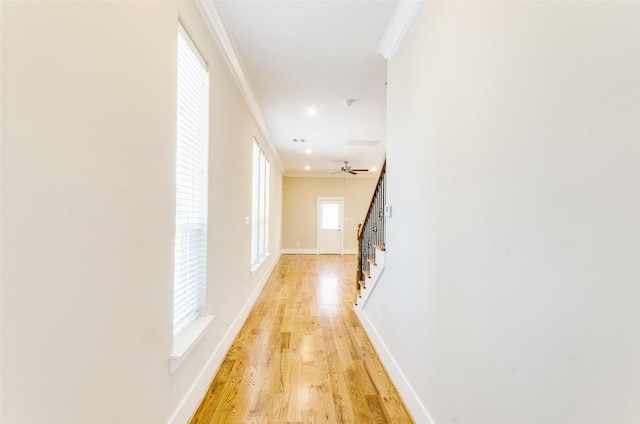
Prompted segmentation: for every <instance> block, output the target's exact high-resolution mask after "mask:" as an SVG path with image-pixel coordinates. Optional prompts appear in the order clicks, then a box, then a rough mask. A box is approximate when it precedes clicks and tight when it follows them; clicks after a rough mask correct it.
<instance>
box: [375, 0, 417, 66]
mask: <svg viewBox="0 0 640 424" xmlns="http://www.w3.org/2000/svg"><path fill="white" fill-rule="evenodd" d="M420 6H422V1H421V0H400V1H399V2H398V6H396V10H395V12H394V13H393V16H392V17H391V21H390V22H389V26H388V27H387V31H386V32H385V34H384V37H382V41H381V42H380V45H379V46H378V53H380V54H381V55H382V56H383V57H384V58H385V59H387V60H391V58H392V57H393V55H394V54H395V52H396V50H397V49H398V46H399V45H400V43H401V42H402V39H403V38H404V35H405V34H406V32H407V29H409V27H410V26H411V22H413V18H414V17H415V16H416V13H417V12H418V9H419V8H420Z"/></svg>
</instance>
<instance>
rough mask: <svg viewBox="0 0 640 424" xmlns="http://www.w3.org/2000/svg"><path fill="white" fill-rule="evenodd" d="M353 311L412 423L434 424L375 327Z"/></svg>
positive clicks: (360, 313)
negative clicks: (407, 411)
mask: <svg viewBox="0 0 640 424" xmlns="http://www.w3.org/2000/svg"><path fill="white" fill-rule="evenodd" d="M354 309H355V311H356V315H357V316H358V318H359V319H360V322H361V323H362V326H363V327H364V330H365V331H366V332H367V335H368V336H369V339H371V343H373V346H374V347H375V349H376V352H377V353H378V356H379V357H380V361H382V363H383V364H384V367H385V368H386V369H387V372H388V373H389V377H391V380H392V381H393V383H394V384H395V385H396V388H397V389H398V392H399V393H400V396H402V400H404V403H405V405H406V406H407V409H408V410H409V412H410V413H411V416H412V417H413V419H414V421H415V422H416V423H424V424H435V421H434V420H433V418H431V415H429V412H428V411H427V408H426V407H425V406H424V404H423V403H422V401H421V400H420V398H419V397H418V395H417V393H416V392H415V390H414V389H413V386H411V383H409V380H407V377H406V376H405V374H404V373H403V372H402V369H401V368H400V366H399V365H398V363H397V362H396V360H395V358H394V357H393V355H392V354H391V352H389V349H388V348H387V345H386V344H385V343H384V341H383V340H382V338H381V337H380V334H379V333H378V331H376V328H375V326H374V325H373V323H372V322H371V320H370V319H369V317H368V316H367V314H366V312H365V311H363V310H362V309H361V308H359V307H357V306H356V307H355V308H354Z"/></svg>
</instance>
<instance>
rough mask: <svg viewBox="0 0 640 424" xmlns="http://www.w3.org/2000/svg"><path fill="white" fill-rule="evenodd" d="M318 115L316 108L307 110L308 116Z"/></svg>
mask: <svg viewBox="0 0 640 424" xmlns="http://www.w3.org/2000/svg"><path fill="white" fill-rule="evenodd" d="M317 114H318V109H316V108H315V107H310V108H308V109H307V115H317Z"/></svg>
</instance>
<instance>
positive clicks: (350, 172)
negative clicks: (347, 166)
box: [349, 170, 358, 175]
mask: <svg viewBox="0 0 640 424" xmlns="http://www.w3.org/2000/svg"><path fill="white" fill-rule="evenodd" d="M349 174H353V175H358V173H357V172H353V170H351V171H349Z"/></svg>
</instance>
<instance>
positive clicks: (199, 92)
mask: <svg viewBox="0 0 640 424" xmlns="http://www.w3.org/2000/svg"><path fill="white" fill-rule="evenodd" d="M205 66H206V65H205V64H204V61H203V60H202V58H201V57H199V55H198V53H197V50H196V49H195V47H193V44H192V43H191V40H189V38H188V36H187V35H186V32H184V30H183V29H182V28H181V30H180V31H179V32H178V107H177V110H178V114H177V134H176V135H177V143H176V144H177V152H176V153H177V154H176V234H175V275H174V298H173V332H174V334H177V333H178V332H180V330H182V329H183V328H184V327H185V326H186V325H187V324H189V323H190V322H191V321H193V320H194V319H195V318H196V317H198V316H199V315H200V314H201V313H202V312H204V307H205V294H206V281H207V162H208V160H207V155H208V149H207V139H208V117H207V115H208V109H209V89H208V81H209V78H208V73H207V71H206V69H205Z"/></svg>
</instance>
